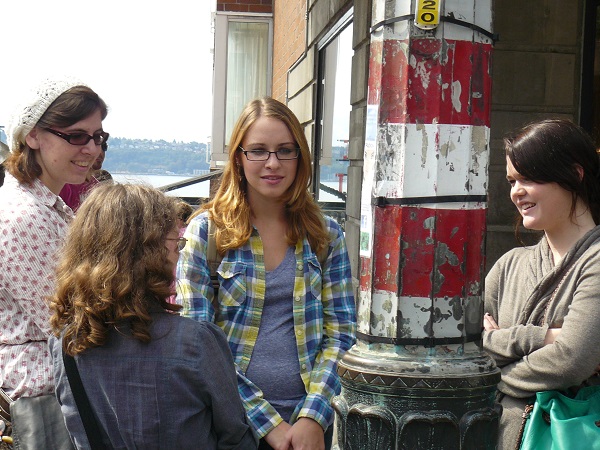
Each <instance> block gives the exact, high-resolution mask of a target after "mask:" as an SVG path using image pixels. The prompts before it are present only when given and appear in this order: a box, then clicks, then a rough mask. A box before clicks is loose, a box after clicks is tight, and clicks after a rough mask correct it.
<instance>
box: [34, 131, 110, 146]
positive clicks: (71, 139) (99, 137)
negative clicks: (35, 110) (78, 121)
mask: <svg viewBox="0 0 600 450" xmlns="http://www.w3.org/2000/svg"><path fill="white" fill-rule="evenodd" d="M43 129H44V130H46V131H48V132H49V133H52V134H54V135H55V136H58V137H59V138H62V139H64V140H65V141H67V142H68V143H69V144H71V145H86V144H87V143H88V142H90V141H91V140H92V139H93V140H94V144H96V145H102V144H104V143H105V142H106V141H107V140H108V137H109V136H110V135H109V134H108V133H106V132H104V131H102V132H100V133H95V134H94V135H93V136H90V135H89V134H87V133H71V134H67V133H61V132H60V131H56V130H53V129H52V128H43Z"/></svg>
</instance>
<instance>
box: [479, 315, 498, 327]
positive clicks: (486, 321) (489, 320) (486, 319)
mask: <svg viewBox="0 0 600 450" xmlns="http://www.w3.org/2000/svg"><path fill="white" fill-rule="evenodd" d="M483 329H484V330H485V331H492V330H499V329H500V327H499V326H498V324H497V323H496V321H495V320H494V318H493V317H492V316H491V315H490V313H485V314H484V315H483Z"/></svg>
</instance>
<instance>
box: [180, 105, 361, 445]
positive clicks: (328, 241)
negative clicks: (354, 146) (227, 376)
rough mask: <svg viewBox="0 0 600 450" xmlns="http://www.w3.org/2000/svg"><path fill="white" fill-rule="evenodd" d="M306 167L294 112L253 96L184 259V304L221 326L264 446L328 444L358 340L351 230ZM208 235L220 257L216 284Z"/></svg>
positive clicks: (189, 232) (189, 234)
mask: <svg viewBox="0 0 600 450" xmlns="http://www.w3.org/2000/svg"><path fill="white" fill-rule="evenodd" d="M310 178H311V162H310V152H309V148H308V143H307V141H306V137H305V136H304V132H303V130H302V127H301V125H300V123H299V121H298V119H297V118H296V116H295V115H294V114H293V113H292V112H291V111H290V110H289V109H288V108H287V107H286V106H285V105H283V104H282V103H280V102H278V101H276V100H274V99H272V98H263V99H258V100H255V101H252V102H250V103H249V104H248V105H247V106H246V107H245V109H244V110H243V112H242V114H241V116H240V118H239V119H238V121H237V124H236V125H235V127H234V130H233V133H232V135H231V140H230V146H229V162H228V164H227V165H226V167H225V170H224V173H223V179H222V181H221V185H220V187H219V190H218V192H217V193H216V195H215V198H214V199H213V200H212V201H210V202H209V203H207V204H205V205H203V206H202V207H201V209H200V210H199V214H198V213H197V214H196V215H195V216H193V218H192V219H191V220H190V221H189V224H188V227H187V229H186V232H185V235H184V236H185V237H186V238H187V239H188V244H187V246H186V247H185V248H184V249H183V251H182V252H181V257H180V259H179V263H178V271H177V273H178V284H177V289H178V297H177V301H178V302H179V303H181V304H182V305H183V306H184V309H183V313H184V315H186V316H189V317H192V318H195V319H197V320H208V321H215V322H216V323H217V324H218V325H219V326H220V327H221V328H223V330H224V331H225V334H226V335H227V337H228V339H229V346H230V348H231V350H232V353H233V356H234V359H235V362H236V364H237V368H238V382H239V391H240V395H241V396H242V400H243V401H244V405H245V407H246V412H247V414H248V417H249V418H250V420H251V422H252V425H253V427H254V429H255V432H256V433H257V434H258V436H259V437H261V443H260V446H259V448H264V449H269V448H274V449H285V450H288V449H289V448H294V449H311V450H321V449H324V448H329V447H330V445H331V437H332V433H333V429H332V426H331V425H332V422H333V408H332V406H331V399H332V397H333V396H334V395H336V394H338V393H339V391H340V382H339V378H338V375H337V373H336V364H337V361H338V359H339V358H340V357H341V355H342V354H343V353H344V352H345V351H346V350H347V349H349V348H350V346H351V345H352V344H353V342H354V336H355V327H356V317H355V307H354V298H353V295H352V282H351V273H350V263H349V260H348V252H347V249H346V243H345V240H344V235H343V233H342V230H341V228H340V226H339V225H338V224H337V223H336V222H335V221H334V220H333V219H331V218H329V217H324V216H323V215H322V213H321V211H320V209H319V207H318V205H317V203H316V202H315V201H314V200H313V198H312V196H311V194H310V192H309V191H308V186H309V185H310ZM209 220H210V221H211V229H214V240H212V239H209ZM209 240H211V242H214V243H215V245H216V248H215V250H216V252H215V253H219V254H220V255H221V257H222V261H220V264H219V267H218V269H217V270H216V272H217V274H218V282H219V288H218V295H216V293H215V291H214V288H213V285H212V284H211V268H210V267H211V266H213V263H214V262H215V261H211V257H209V256H207V255H209V254H211V253H212V250H211V248H210V244H209Z"/></svg>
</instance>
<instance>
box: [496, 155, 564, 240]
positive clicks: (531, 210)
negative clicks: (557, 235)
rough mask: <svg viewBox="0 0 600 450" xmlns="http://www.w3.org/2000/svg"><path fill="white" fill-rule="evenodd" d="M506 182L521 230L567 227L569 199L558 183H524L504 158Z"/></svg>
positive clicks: (526, 180) (524, 180)
mask: <svg viewBox="0 0 600 450" xmlns="http://www.w3.org/2000/svg"><path fill="white" fill-rule="evenodd" d="M506 179H507V180H508V182H509V183H510V199H511V200H512V202H513V203H514V204H515V206H516V207H517V210H518V211H519V214H521V216H522V217H523V226H524V227H525V228H528V229H530V230H539V231H541V230H544V231H546V232H553V231H560V230H561V229H563V228H564V227H570V226H571V224H572V222H571V203H572V195H571V193H570V192H569V191H567V190H566V189H564V188H562V187H560V186H559V185H558V183H536V182H534V181H531V180H528V179H527V178H525V177H523V176H522V175H521V174H520V173H519V172H517V171H516V169H515V168H514V166H513V164H512V162H511V161H510V158H508V157H507V158H506ZM565 229H566V228H565Z"/></svg>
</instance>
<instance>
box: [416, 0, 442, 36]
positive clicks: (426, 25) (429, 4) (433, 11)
mask: <svg viewBox="0 0 600 450" xmlns="http://www.w3.org/2000/svg"><path fill="white" fill-rule="evenodd" d="M441 2H442V0H417V4H416V12H415V26H417V27H419V28H421V29H423V30H431V29H433V28H435V27H437V26H438V25H439V24H440V3H441Z"/></svg>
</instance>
